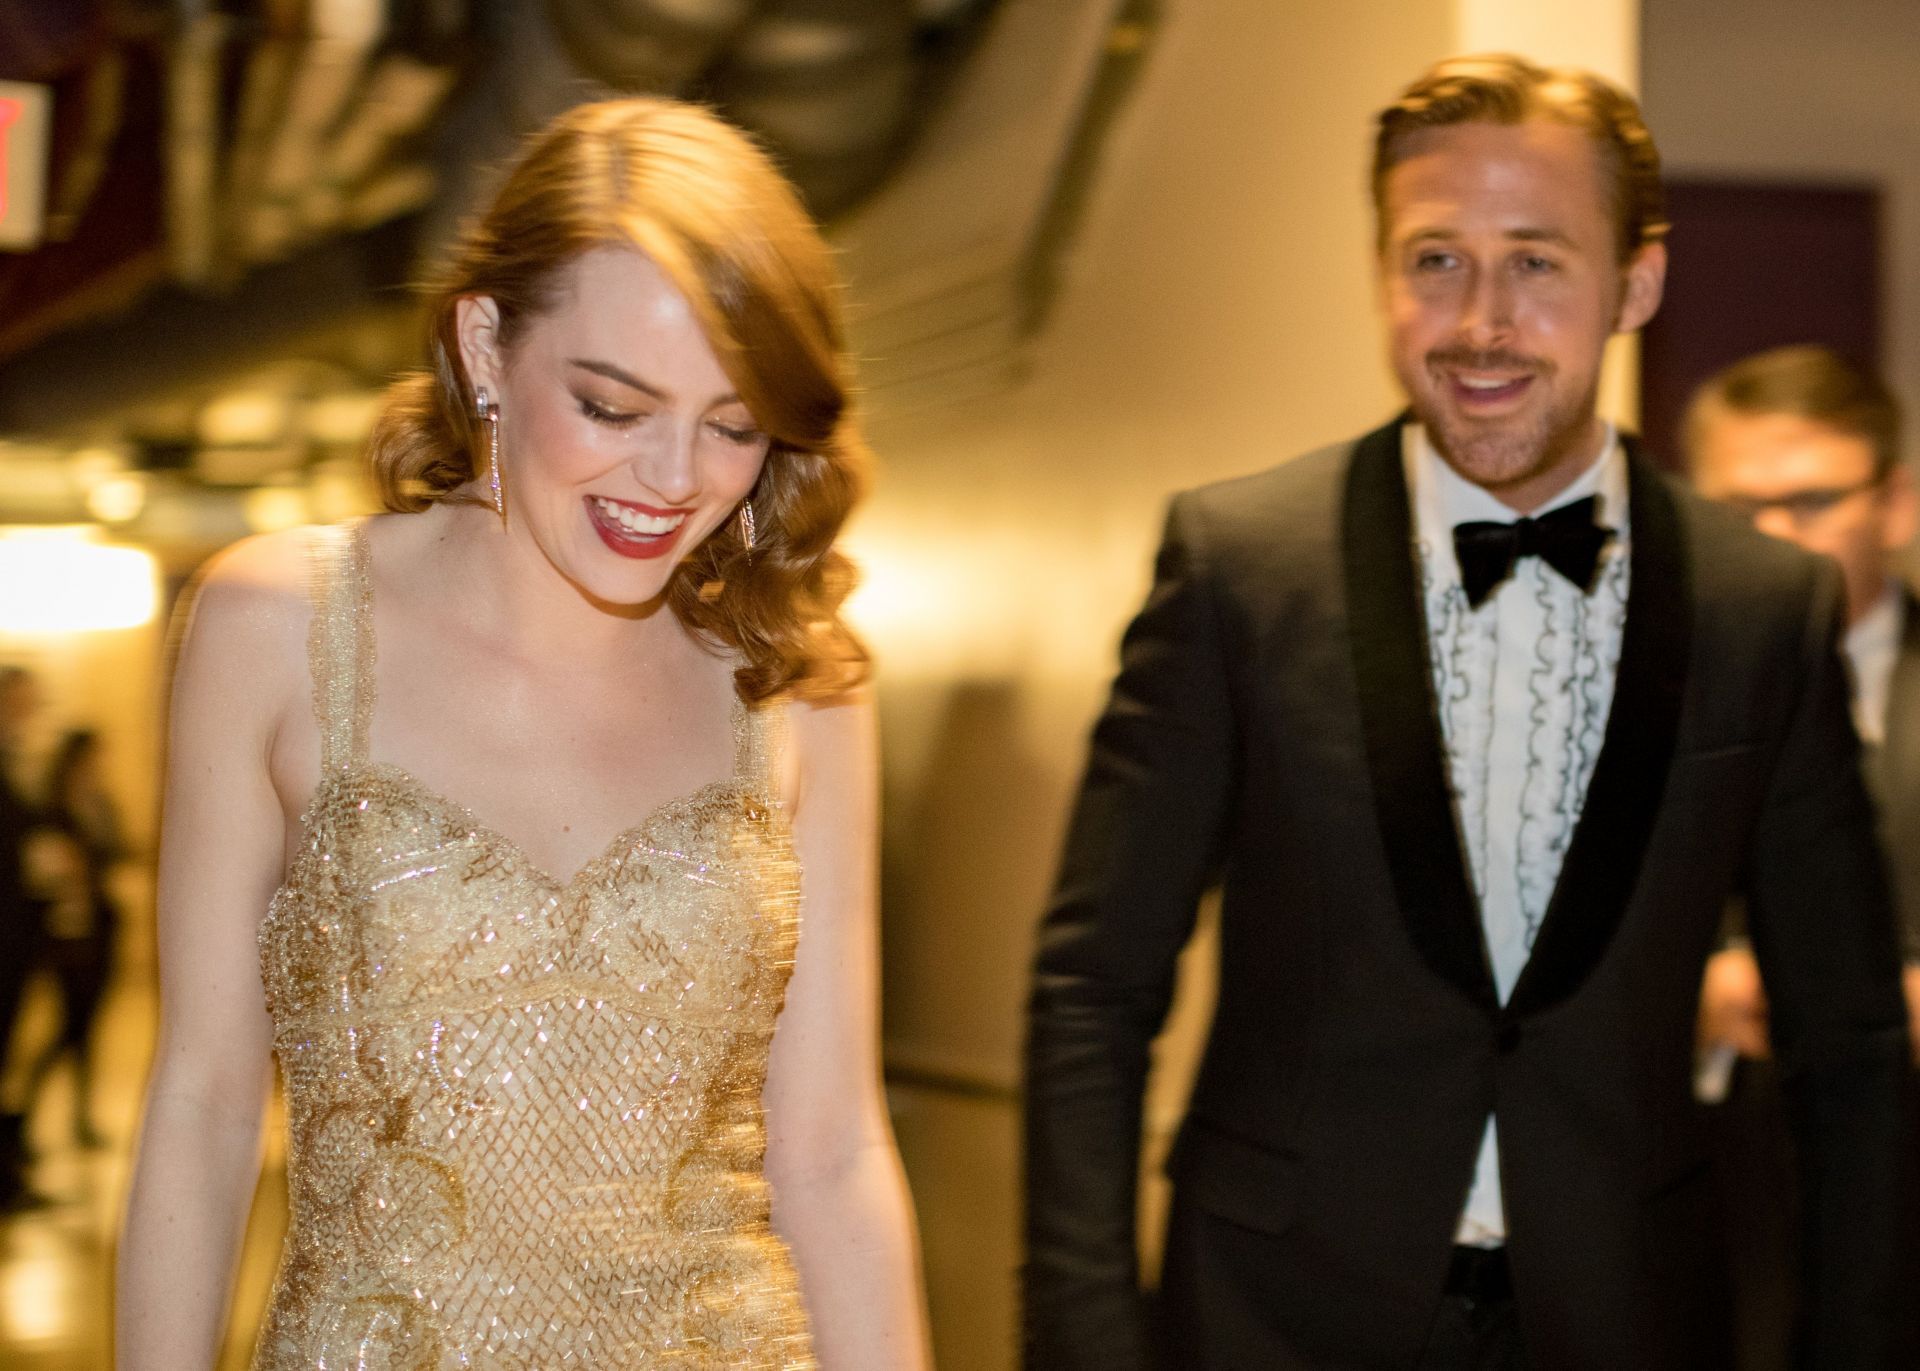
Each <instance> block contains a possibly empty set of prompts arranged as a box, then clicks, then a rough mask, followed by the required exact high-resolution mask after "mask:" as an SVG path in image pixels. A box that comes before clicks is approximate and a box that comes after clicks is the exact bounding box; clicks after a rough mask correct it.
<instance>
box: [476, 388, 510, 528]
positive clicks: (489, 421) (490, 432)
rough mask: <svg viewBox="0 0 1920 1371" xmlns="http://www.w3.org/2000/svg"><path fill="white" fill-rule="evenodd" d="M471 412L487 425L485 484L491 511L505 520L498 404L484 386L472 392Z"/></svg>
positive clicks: (505, 510)
mask: <svg viewBox="0 0 1920 1371" xmlns="http://www.w3.org/2000/svg"><path fill="white" fill-rule="evenodd" d="M473 412H474V414H475V416H476V417H477V418H479V419H480V420H481V422H483V423H484V424H486V426H487V485H488V488H489V490H490V491H491V492H492V494H493V512H494V513H495V514H498V515H499V516H500V522H501V523H502V524H505V523H506V522H507V500H506V496H505V494H504V493H502V491H501V489H500V406H498V405H496V404H494V403H493V402H492V401H491V400H489V399H488V398H487V390H486V387H485V386H482V387H480V388H479V389H478V390H476V391H474V393H473Z"/></svg>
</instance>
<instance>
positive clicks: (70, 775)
mask: <svg viewBox="0 0 1920 1371" xmlns="http://www.w3.org/2000/svg"><path fill="white" fill-rule="evenodd" d="M100 754H101V743H100V735H99V734H98V733H96V732H94V730H92V729H90V728H77V729H73V730H71V731H70V732H68V733H67V734H66V736H65V737H63V738H62V739H61V740H60V745H59V747H58V748H57V749H55V751H54V754H53V762H52V765H51V766H50V767H49V768H48V771H47V784H46V787H45V789H44V791H43V794H44V795H45V797H46V799H45V805H44V807H43V808H42V809H41V811H40V815H39V822H38V824H37V825H36V827H35V830H34V839H33V842H32V843H31V844H30V851H32V850H34V849H37V850H38V853H39V860H38V861H37V862H30V863H29V866H30V868H32V867H36V866H37V867H38V868H39V871H38V873H37V876H38V879H37V880H36V882H35V884H36V886H37V887H38V888H39V890H40V893H41V895H42V899H43V905H44V909H45V913H44V914H43V916H42V924H43V937H42V942H41V947H40V962H41V965H42V966H44V967H45V968H46V970H47V971H48V972H49V973H50V974H51V975H52V977H53V979H54V984H55V986H56V987H57V988H58V990H59V992H60V1021H59V1026H58V1028H57V1029H56V1030H55V1032H54V1035H53V1037H52V1039H51V1040H49V1041H48V1042H47V1044H46V1045H45V1046H44V1047H43V1048H42V1049H41V1050H40V1055H39V1056H38V1057H37V1058H36V1059H35V1060H34V1063H33V1065H32V1067H31V1069H30V1070H29V1072H28V1075H27V1093H26V1101H27V1103H26V1108H25V1111H24V1112H25V1113H26V1114H27V1115H28V1116H31V1115H32V1113H33V1110H34V1105H35V1103H36V1102H37V1101H38V1099H39V1096H40V1092H41V1090H42V1088H43V1087H44V1086H45V1084H46V1081H47V1079H48V1077H50V1076H51V1075H52V1073H53V1068H54V1067H55V1066H57V1065H58V1064H59V1062H60V1059H61V1058H62V1057H70V1058H71V1059H72V1061H73V1075H74V1084H73V1089H74V1096H73V1140H74V1141H75V1142H76V1143H78V1144H79V1145H80V1146H82V1147H98V1146H100V1145H101V1142H102V1138H101V1136H100V1132H99V1130H98V1129H97V1128H95V1127H94V1123H93V1114H92V1108H91V1101H92V1095H93V1049H92V1041H93V1028H94V1024H95V1022H96V1021H97V1020H98V1019H99V1016H100V1002H101V1000H102V999H103V998H104V996H105V994H106V989H107V978H108V975H109V973H110V972H111V970H112V966H113V943H114V934H115V933H116V932H117V931H118V928H119V923H120V916H119V911H118V910H117V909H116V908H115V906H114V902H113V895H112V892H111V891H110V890H109V888H108V877H109V875H110V874H111V873H112V871H113V868H114V867H116V866H117V865H119V864H120V863H121V862H122V861H124V860H126V858H127V856H128V852H127V846H126V839H125V836H124V834H123V833H122V831H121V825H120V814H119V811H118V809H117V808H116V807H115V805H114V802H113V797H112V796H111V795H109V794H108V793H107V788H106V782H105V778H104V775H103V773H102V771H101V767H100Z"/></svg>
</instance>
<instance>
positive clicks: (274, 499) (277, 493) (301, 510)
mask: <svg viewBox="0 0 1920 1371" xmlns="http://www.w3.org/2000/svg"><path fill="white" fill-rule="evenodd" d="M241 512H242V513H243V514H244V515H245V516H246V520H247V527H248V528H250V529H252V530H253V531H254V532H255V533H278V532H279V531H280V530H281V529H286V528H298V527H300V525H302V524H304V523H306V522H307V497H306V494H305V493H304V492H302V491H299V490H295V489H294V488H293V487H292V486H261V487H259V488H258V489H255V490H250V491H248V492H247V495H246V499H245V500H244V501H243V502H242V504H241Z"/></svg>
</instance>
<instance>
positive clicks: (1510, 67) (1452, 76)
mask: <svg viewBox="0 0 1920 1371" xmlns="http://www.w3.org/2000/svg"><path fill="white" fill-rule="evenodd" d="M1529 119H1549V120H1552V121H1554V122H1556V123H1561V124H1567V125H1570V126H1571V127H1573V128H1577V129H1580V130H1582V131H1583V132H1585V133H1586V134H1587V135H1588V136H1590V137H1591V138H1592V139H1593V141H1594V145H1595V147H1596V148H1597V149H1598V150H1599V153H1600V157H1601V164H1602V167H1603V169H1604V172H1605V175H1606V178H1607V196H1608V199H1609V201H1610V202H1611V208H1612V210H1613V216H1614V237H1615V244H1616V246H1617V248H1618V251H1619V257H1620V260H1621V261H1622V262H1626V261H1628V260H1629V259H1631V258H1632V257H1633V255H1634V254H1635V253H1636V252H1638V251H1639V250H1640V249H1641V248H1643V247H1645V246H1646V245H1647V244H1649V243H1657V242H1659V241H1660V240H1661V239H1663V238H1665V237H1666V236H1667V217H1666V216H1667V211H1666V192H1665V190H1664V189H1663V188H1662V186H1661V184H1660V151H1659V149H1658V148H1656V147H1655V146H1654V142H1653V134H1652V132H1651V131H1649V130H1648V128H1647V124H1646V120H1645V119H1644V118H1642V116H1641V114H1640V106H1639V104H1638V103H1637V102H1636V101H1635V100H1634V98H1633V97H1632V96H1631V95H1628V94H1627V93H1626V92H1625V91H1624V90H1622V89H1620V87H1618V86H1616V85H1614V84H1613V83H1612V82H1610V81H1606V80H1603V79H1602V78H1600V77H1598V76H1595V75H1594V74H1593V73H1592V72H1589V71H1582V70H1580V69H1579V68H1578V67H1542V66H1538V65H1536V64H1535V63H1532V62H1529V61H1527V59H1526V58H1524V57H1514V56H1511V55H1509V54H1506V53H1481V54H1477V55H1473V56H1467V57H1449V58H1447V59H1446V60H1445V61H1443V62H1438V63H1435V64H1434V65H1433V66H1432V67H1430V68H1428V69H1427V71H1426V72H1425V73H1424V74H1423V75H1422V76H1421V77H1420V79H1419V80H1417V81H1415V82H1414V83H1413V84H1412V85H1411V86H1408V87H1407V89H1406V90H1405V91H1404V92H1402V93H1401V96H1400V98H1399V99H1398V100H1395V101H1394V102H1393V103H1392V104H1391V105H1388V106H1387V107H1386V108H1385V109H1384V110H1382V111H1380V115H1379V119H1378V122H1377V126H1376V130H1375V135H1374V143H1373V208H1374V216H1375V219H1376V221H1377V223H1378V225H1379V237H1380V242H1381V243H1382V245H1384V244H1385V242H1386V237H1387V173H1389V172H1391V171H1392V170H1393V169H1394V167H1396V166H1398V165H1399V164H1400V162H1401V161H1402V159H1404V158H1405V156H1406V155H1407V151H1406V144H1407V140H1408V139H1409V138H1410V137H1411V136H1412V135H1413V134H1414V133H1416V132H1418V131H1419V130H1421V129H1434V128H1448V127H1451V126H1454V125H1457V124H1520V123H1524V122H1526V121H1527V120H1529Z"/></svg>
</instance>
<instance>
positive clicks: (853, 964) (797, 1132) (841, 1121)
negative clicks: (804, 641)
mask: <svg viewBox="0 0 1920 1371" xmlns="http://www.w3.org/2000/svg"><path fill="white" fill-rule="evenodd" d="M792 716H793V730H792V733H793V742H794V745H795V746H794V754H795V758H796V760H797V799H796V801H795V804H794V837H795V842H796V844H797V846H798V849H799V858H800V868H801V871H802V873H803V874H802V877H801V901H800V908H801V923H800V945H799V951H798V953H797V955H796V958H795V963H794V972H793V979H792V982H791V983H790V985H789V986H788V990H787V1002H786V1008H785V1010H784V1011H783V1012H782V1014H781V1017H780V1024H779V1028H778V1029H777V1030H776V1032H775V1035H774V1042H773V1054H772V1061H771V1064H770V1068H769V1074H768V1079H767V1089H766V1105H767V1125H768V1146H767V1174H768V1179H769V1181H770V1182H771V1184H772V1187H773V1213H774V1223H775V1225H776V1227H777V1228H778V1229H779V1231H780V1234H781V1236H782V1237H783V1238H785V1239H786V1241H787V1243H788V1245H789V1246H790V1248H791V1249H792V1251H793V1258H794V1263H795V1265H796V1267H797V1268H798V1270H799V1273H800V1284H801V1290H802V1293H803V1295H804V1297H805V1300H806V1305H807V1311H808V1315H809V1317H810V1318H811V1320H812V1323H813V1333H814V1341H815V1347H816V1350H817V1352H818V1354H819V1358H820V1365H821V1367H822V1368H823V1371H922V1369H923V1368H926V1367H928V1366H930V1365H931V1355H930V1353H929V1350H928V1342H927V1326H926V1312H925V1306H924V1302H923V1299H922V1295H921V1277H920V1251H919V1238H918V1235H917V1233H916V1231H915V1227H914V1220H913V1204H912V1200H911V1198H910V1197H909V1195H908V1193H907V1185H906V1178H905V1175H904V1173H903V1172H902V1171H901V1168H900V1157H899V1153H898V1151H897V1150H896V1149H895V1146H894V1140H893V1129H892V1126H891V1124H890V1123H889V1122H888V1120H887V1113H886V1105H885V1100H884V1097H883V1094H882V1088H881V1074H880V1052H879V1039H880V1034H879V1004H880V976H879V955H880V953H879V933H878V911H877V905H878V896H877V890H876V887H877V883H878V877H877V870H876V868H877V858H876V851H877V847H878V823H879V815H878V799H877V796H878V789H879V782H878V755H877V754H878V747H877V743H876V740H875V732H876V730H875V724H874V710H873V704H872V701H871V699H870V698H869V697H867V696H866V695H865V694H864V693H862V694H860V695H857V696H855V697H853V698H850V699H848V700H846V701H842V702H839V703H835V704H831V705H824V706H809V705H797V706H795V707H793V710H792Z"/></svg>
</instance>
